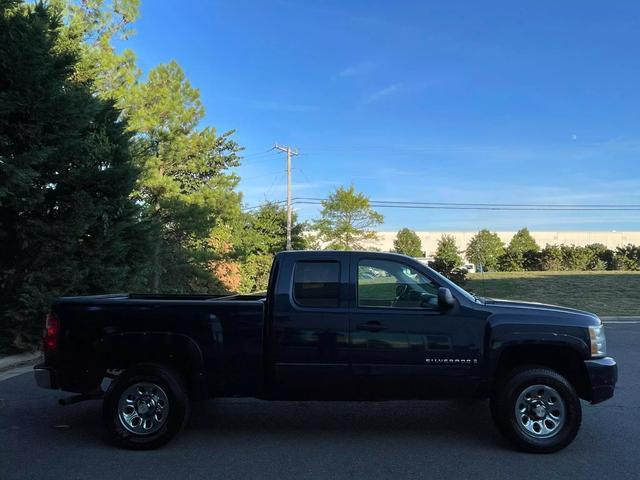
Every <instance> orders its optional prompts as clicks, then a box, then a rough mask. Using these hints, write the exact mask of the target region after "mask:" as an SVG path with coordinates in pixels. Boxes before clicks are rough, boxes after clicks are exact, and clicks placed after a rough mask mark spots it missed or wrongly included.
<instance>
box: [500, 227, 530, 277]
mask: <svg viewBox="0 0 640 480" xmlns="http://www.w3.org/2000/svg"><path fill="white" fill-rule="evenodd" d="M539 251H540V247H539V246H538V244H537V243H536V241H535V240H534V238H533V237H532V236H531V234H530V233H529V229H527V228H526V227H525V228H522V229H520V230H518V231H517V232H516V234H515V235H514V236H513V237H512V238H511V241H510V242H509V245H508V246H507V248H505V250H504V253H503V254H502V255H501V256H500V258H499V259H498V266H499V268H500V270H502V271H503V272H519V271H522V270H525V269H526V270H529V269H531V268H534V267H535V262H534V261H533V258H534V257H533V256H532V254H534V253H537V252H539Z"/></svg>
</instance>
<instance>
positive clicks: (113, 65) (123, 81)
mask: <svg viewBox="0 0 640 480" xmlns="http://www.w3.org/2000/svg"><path fill="white" fill-rule="evenodd" d="M51 3H52V4H53V5H54V7H55V8H56V10H58V11H59V12H61V14H62V15H63V17H64V19H65V26H64V28H62V29H60V35H59V37H58V44H59V46H61V48H64V49H67V50H71V51H73V52H74V53H75V54H76V55H77V57H78V64H77V65H76V68H75V69H74V72H73V76H74V78H75V79H76V80H78V81H81V82H86V81H90V82H91V83H92V85H93V89H94V91H95V92H96V93H97V94H98V95H99V96H100V97H102V98H106V99H112V100H114V101H115V102H116V103H117V106H118V107H120V108H121V109H126V107H127V98H128V95H127V93H128V91H129V89H130V88H131V87H132V86H133V85H135V84H136V83H137V81H138V79H139V78H140V69H139V68H138V66H137V64H136V56H135V53H134V52H133V51H132V50H130V49H128V48H125V49H122V51H121V52H117V51H116V49H115V48H114V46H113V42H114V41H123V40H127V39H128V38H129V37H130V36H131V35H132V34H133V33H134V32H133V30H132V28H131V25H132V24H133V23H134V22H135V20H136V19H137V18H138V14H139V8H140V2H139V0H82V1H77V0H51Z"/></svg>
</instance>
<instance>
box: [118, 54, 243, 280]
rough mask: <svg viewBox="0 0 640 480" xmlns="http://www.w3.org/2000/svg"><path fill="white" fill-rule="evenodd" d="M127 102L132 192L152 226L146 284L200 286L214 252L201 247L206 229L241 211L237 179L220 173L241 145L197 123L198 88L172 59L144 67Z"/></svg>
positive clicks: (201, 113) (199, 117) (208, 231)
mask: <svg viewBox="0 0 640 480" xmlns="http://www.w3.org/2000/svg"><path fill="white" fill-rule="evenodd" d="M128 103H129V106H128V107H127V108H128V110H127V117H128V119H129V123H130V126H131V128H132V129H133V130H134V131H135V132H136V136H135V138H134V141H135V144H136V149H137V152H138V156H137V160H138V162H139V165H140V169H141V171H142V174H141V176H140V178H139V180H138V186H137V191H136V198H137V199H138V200H139V201H140V202H142V203H143V204H144V206H145V211H146V215H147V216H148V218H150V219H151V221H152V223H153V225H154V228H155V232H156V240H155V245H154V247H153V263H152V271H153V276H152V289H153V290H154V291H159V290H161V289H162V290H165V291H185V290H186V291H188V290H194V289H195V290H202V289H204V288H205V285H204V284H203V283H202V282H203V281H204V282H206V281H207V279H206V278H202V275H205V276H206V275H207V273H206V272H207V269H206V264H207V262H208V261H209V260H210V259H211V258H212V257H213V256H214V252H209V251H208V248H207V245H208V244H207V240H208V238H209V236H210V234H211V231H212V229H213V228H214V227H215V225H216V222H217V221H219V220H222V221H232V220H233V219H234V218H235V217H237V216H239V215H240V200H241V197H240V194H239V193H238V192H236V191H235V187H236V185H237V183H238V180H239V179H238V177H236V176H235V175H233V174H228V173H226V170H227V169H228V168H230V167H234V166H237V165H239V157H238V155H237V154H238V152H239V150H240V148H239V146H238V145H237V144H236V143H235V142H234V141H233V140H232V139H231V138H230V136H231V134H232V133H233V132H227V133H224V134H222V135H217V134H216V131H215V129H213V128H211V127H206V128H199V127H198V125H199V123H200V121H201V120H202V118H203V116H204V107H203V105H202V103H201V101H200V93H199V92H198V90H197V89H195V88H193V87H192V86H191V85H190V84H189V82H188V80H186V78H185V76H184V72H183V71H182V69H181V68H180V67H179V65H178V64H177V63H175V62H170V63H169V64H167V65H160V66H158V67H156V68H154V69H153V70H151V72H149V77H148V79H147V81H146V82H144V83H140V84H138V85H136V86H135V87H134V88H133V89H132V91H131V93H130V99H129V102H128Z"/></svg>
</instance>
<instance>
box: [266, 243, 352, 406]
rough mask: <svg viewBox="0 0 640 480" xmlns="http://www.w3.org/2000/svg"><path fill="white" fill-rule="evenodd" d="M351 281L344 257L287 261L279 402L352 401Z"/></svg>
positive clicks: (282, 274) (277, 329)
mask: <svg viewBox="0 0 640 480" xmlns="http://www.w3.org/2000/svg"><path fill="white" fill-rule="evenodd" d="M348 279H349V257H348V255H346V254H344V253H340V252H326V253H324V252H322V253H320V252H318V253H314V254H313V255H309V254H304V253H300V254H295V253H292V254H288V255H283V256H282V258H281V265H280V267H279V273H278V280H277V282H276V294H275V298H274V309H273V323H272V332H271V342H272V343H271V348H272V350H271V355H272V359H273V369H274V370H273V380H272V381H273V384H274V387H275V389H274V394H275V395H276V396H280V397H286V398H298V397H300V398H343V397H348V396H349V395H350V392H349V389H348V387H349V386H350V384H351V382H350V380H351V372H350V368H349V316H348V300H347V299H348Z"/></svg>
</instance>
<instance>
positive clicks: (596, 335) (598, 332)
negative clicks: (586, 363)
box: [589, 325, 607, 357]
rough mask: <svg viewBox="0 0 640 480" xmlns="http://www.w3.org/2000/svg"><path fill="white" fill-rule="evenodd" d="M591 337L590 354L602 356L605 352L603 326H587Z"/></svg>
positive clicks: (605, 340)
mask: <svg viewBox="0 0 640 480" xmlns="http://www.w3.org/2000/svg"><path fill="white" fill-rule="evenodd" d="M589 337H590V338H591V356H592V357H604V356H605V355H606V354H607V339H606V338H605V336H604V326H603V325H599V326H597V327H589Z"/></svg>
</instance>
